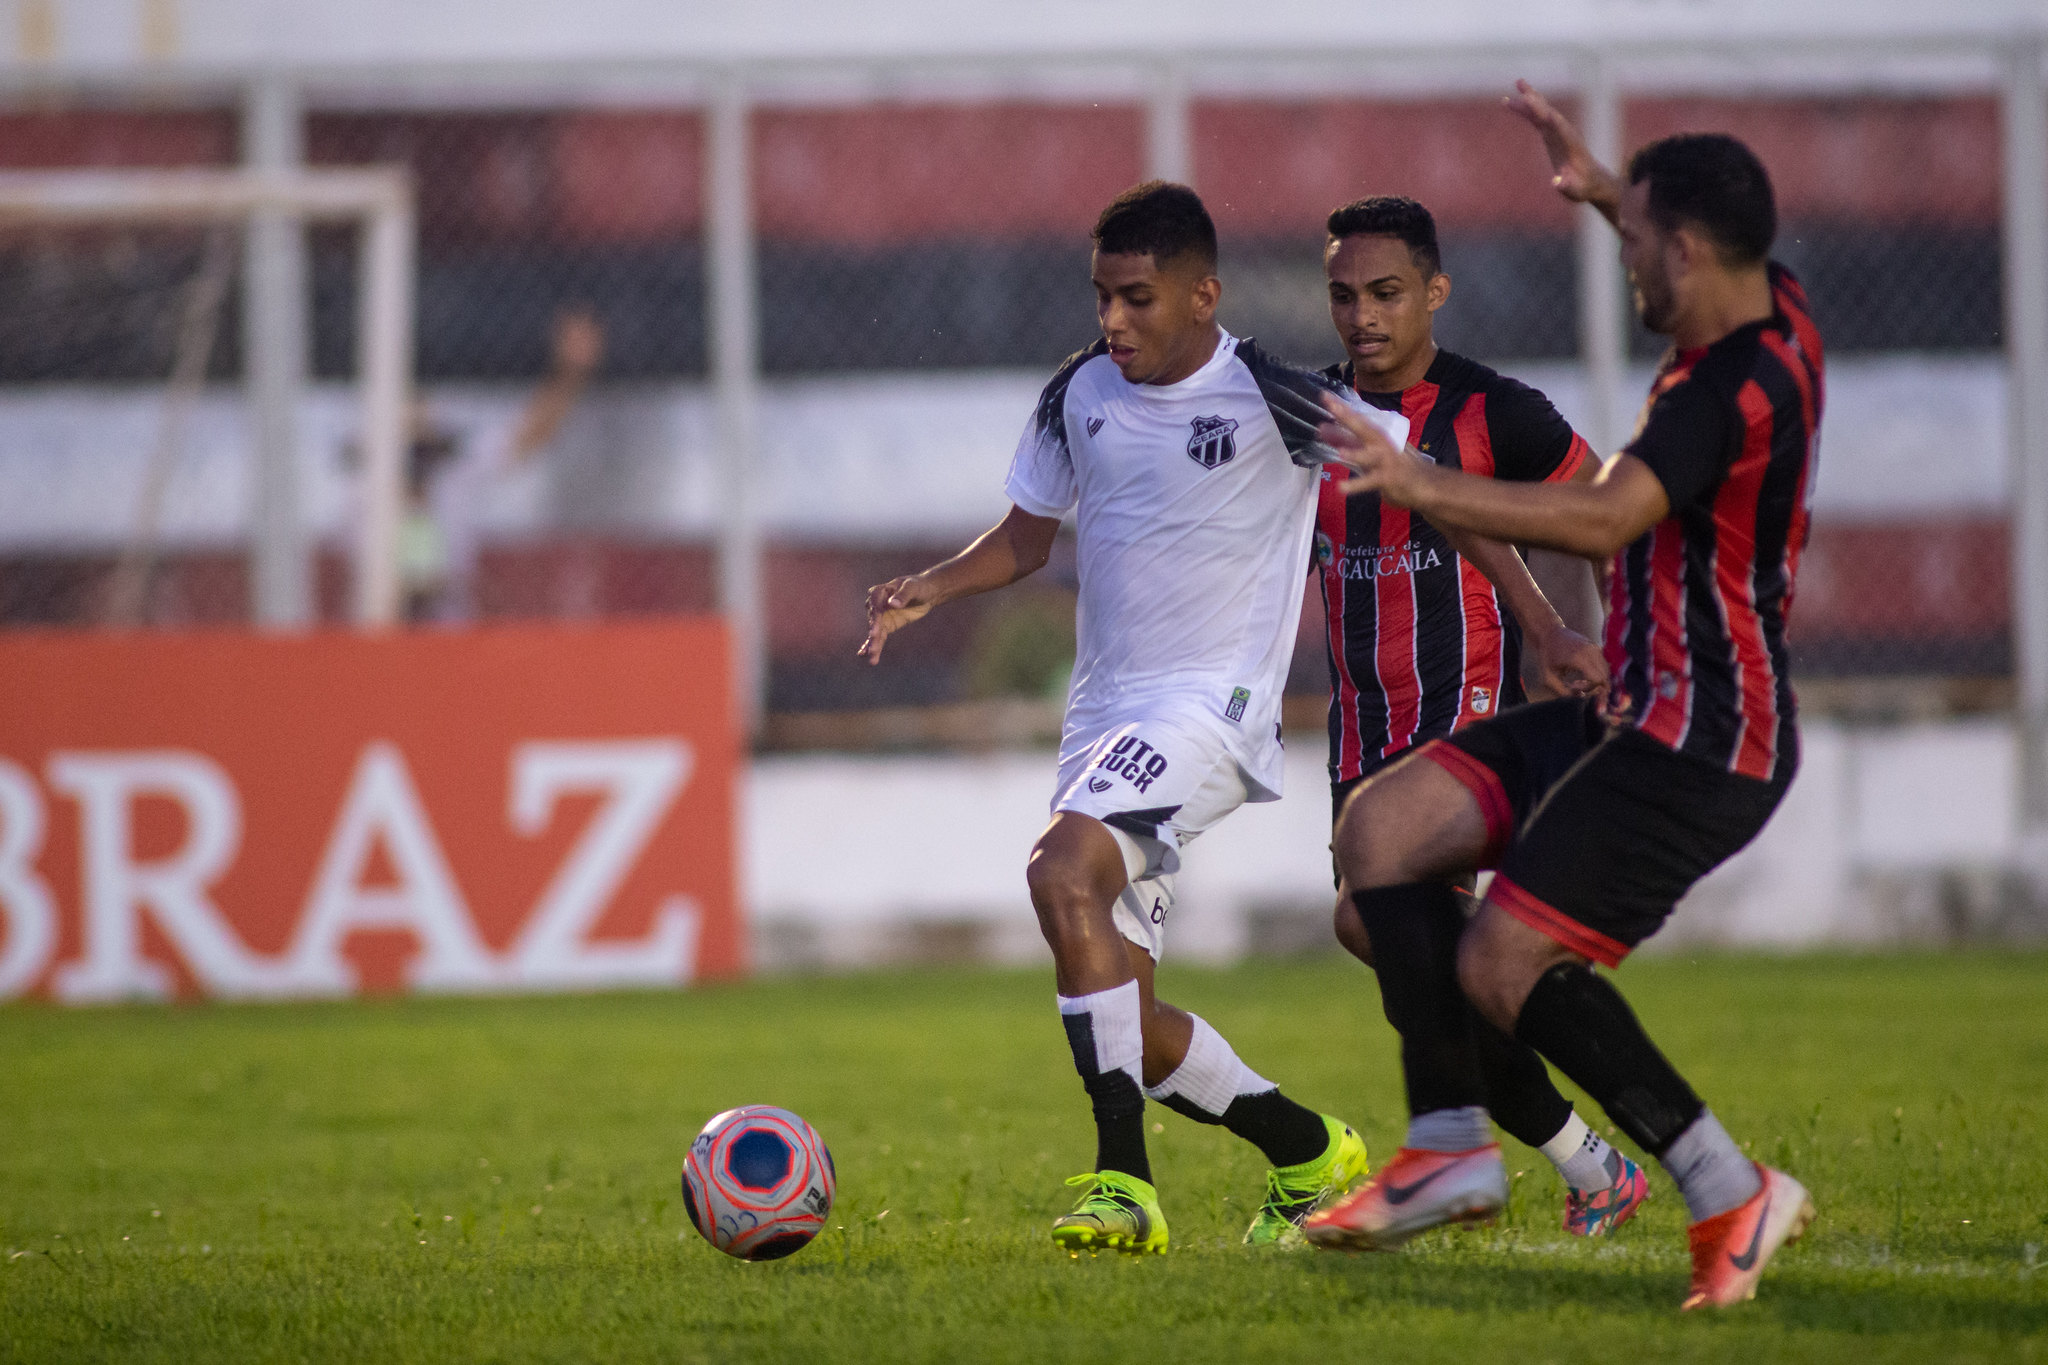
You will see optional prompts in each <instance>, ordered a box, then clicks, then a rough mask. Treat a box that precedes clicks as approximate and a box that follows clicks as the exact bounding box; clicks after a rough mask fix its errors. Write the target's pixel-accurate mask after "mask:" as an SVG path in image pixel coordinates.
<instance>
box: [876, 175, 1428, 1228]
mask: <svg viewBox="0 0 2048 1365" xmlns="http://www.w3.org/2000/svg"><path fill="white" fill-rule="evenodd" d="M1094 240H1095V255H1094V262H1093V267H1092V276H1093V279H1094V284H1095V292H1096V309H1097V313H1098V315H1099V317H1100V320H1101V324H1102V338H1101V340H1099V341H1097V342H1096V343H1095V344H1094V345H1093V346H1091V347H1089V348H1088V349H1087V350H1085V351H1082V352H1081V353H1079V354H1078V355H1075V356H1074V357H1072V358H1071V359H1069V360H1068V361H1067V362H1066V363H1065V364H1064V365H1062V366H1061V367H1060V370H1059V372H1058V373H1057V374H1056V375H1054V376H1053V380H1052V382H1051V383H1050V384H1048V385H1047V386H1046V388H1045V391H1044V394H1043V395H1042V397H1041V398H1040V399H1039V403H1038V409H1037V411H1036V412H1035V413H1034V414H1033V416H1032V418H1031V420H1030V422H1029V424H1028V425H1027V426H1026V428H1025V431H1024V436H1023V439H1022V440H1021V441H1020V442H1019V443H1018V447H1017V453H1016V457H1015V459H1014V461H1013V462H1012V464H1011V467H1010V475H1009V481H1008V485H1007V492H1008V494H1009V497H1010V500H1011V502H1012V503H1013V504H1014V505H1013V506H1012V508H1011V509H1010V512H1009V514H1008V515H1007V516H1006V517H1005V518H1004V519H1003V521H1002V523H1001V524H1000V525H998V526H996V527H995V528H994V529H992V530H990V531H989V532H987V533H986V534H984V535H983V536H981V537H980V538H979V539H978V540H976V541H975V542H974V543H973V544H972V545H970V546H969V547H968V548H967V549H965V550H964V551H962V552H961V553H960V554H958V555H956V556H954V557H953V558H952V559H949V560H947V561H946V562H945V563H943V564H939V565H936V566H934V567H932V568H930V569H927V570H925V571H924V572H923V573H919V574H912V575H909V576H908V577H904V578H898V579H895V580H892V581H891V582H888V583H885V584H882V585H881V586H879V587H876V588H874V589H872V590H870V592H869V595H868V618H869V634H868V638H867V640H866V641H865V642H864V643H863V644H862V646H861V652H862V653H863V654H864V655H865V656H866V657H867V658H868V659H869V660H870V662H873V661H876V660H878V659H879V658H880V656H881V652H882V648H883V644H884V642H885V641H886V640H887V638H888V637H889V635H890V634H891V633H892V632H893V631H896V630H899V629H901V628H902V627H903V626H905V625H907V624H909V623H910V622H912V621H915V620H917V619H918V618H919V617H921V616H923V615H924V614H925V613H926V612H928V611H930V610H931V609H932V608H933V607H935V606H937V605H939V604H940V603H942V602H946V601H949V600H951V599H953V598H956V597H964V596H967V595H969V594H972V593H978V592H986V591H989V590H990V589H993V588H998V587H1002V586H1004V585H1006V584H1009V583H1013V582H1015V581H1017V580H1018V579H1020V578H1022V577H1024V576H1025V575H1027V574H1030V573H1032V572H1034V571H1036V570H1037V569H1039V568H1040V567H1042V566H1043V565H1044V564H1045V562H1046V559H1047V556H1048V555H1049V553H1050V551H1051V548H1052V543H1053V539H1054V537H1055V536H1056V535H1057V534H1058V531H1059V525H1060V518H1061V517H1062V515H1064V514H1065V513H1066V512H1067V511H1068V510H1069V509H1075V510H1076V514H1077V518H1078V525H1079V545H1078V550H1079V556H1078V558H1079V571H1080V608H1079V623H1078V626H1079V649H1078V657H1077V658H1076V659H1075V663H1074V678H1073V684H1072V688H1071V691H1070V692H1069V694H1068V698H1067V712H1066V724H1065V729H1064V734H1063V736H1062V739H1061V742H1060V766H1059V779H1058V784H1057V794H1056V795H1055V796H1054V798H1053V802H1052V810H1053V817H1052V822H1051V823H1050V824H1049V825H1048V826H1047V827H1046V830H1045V832H1044V834H1042V835H1041V836H1040V837H1039V840H1038V843H1037V844H1036V846H1035V847H1034V848H1033V849H1032V852H1031V859H1030V863H1029V866H1028V868H1027V870H1026V880H1027V881H1028V883H1029V885H1030V890H1031V900H1032V904H1033V905H1034V907H1035V908H1036V909H1037V912H1038V918H1039V924H1040V927H1041V928H1042V930H1043V931H1044V933H1045V937H1046V942H1047V943H1048V944H1050V945H1051V947H1052V952H1053V962H1054V969H1055V975H1056V980H1057V986H1058V992H1059V1011H1060V1019H1061V1023H1062V1024H1063V1025H1064V1026H1065V1029H1066V1034H1067V1039H1068V1042H1069V1044H1070V1045H1071V1046H1072V1049H1073V1054H1074V1064H1075V1067H1076V1068H1077V1069H1078V1070H1079V1071H1080V1073H1081V1080H1082V1083H1083V1085H1084V1086H1085V1087H1086V1088H1087V1091H1088V1094H1089V1097H1090V1100H1091V1101H1092V1105H1093V1108H1094V1113H1095V1122H1096V1137H1097V1147H1096V1163H1095V1169H1094V1170H1093V1171H1091V1172H1088V1173H1087V1174H1086V1175H1082V1176H1077V1177H1075V1178H1074V1180H1073V1181H1071V1182H1069V1183H1071V1184H1075V1185H1078V1186H1082V1187H1083V1193H1082V1196H1081V1199H1080V1203H1079V1204H1078V1205H1077V1207H1076V1208H1075V1209H1074V1211H1073V1212H1072V1213H1070V1214H1068V1215H1066V1216H1064V1217H1062V1218H1060V1219H1059V1220H1058V1221H1057V1222H1055V1223H1054V1225H1053V1233H1052V1235H1053V1240H1054V1241H1055V1242H1057V1243H1058V1244H1059V1245H1061V1246H1062V1247H1065V1248H1067V1249H1068V1250H1071V1251H1076V1252H1078V1251H1081V1250H1090V1251H1095V1250H1120V1251H1128V1252H1147V1251H1154V1252H1163V1251H1165V1250H1166V1244H1167V1229H1166V1219H1165V1217H1164V1215H1163V1214H1162V1213H1161V1211H1160V1207H1159V1198H1158V1194H1157V1192H1156V1190H1155V1189H1154V1188H1153V1185H1152V1183H1151V1168H1150V1164H1149V1162H1148V1160H1147V1157H1146V1152H1145V1130H1144V1105H1145V1099H1146V1097H1147V1096H1150V1097H1151V1098H1153V1099H1157V1100H1159V1101H1161V1102H1162V1103H1165V1104H1167V1105H1169V1106H1171V1107H1172V1108H1174V1109H1176V1110H1178V1111H1179V1112H1181V1113H1183V1114H1185V1115H1187V1116H1188V1117H1190V1118H1193V1119H1196V1120H1198V1121H1200V1122H1204V1123H1213V1124H1221V1125H1223V1126H1225V1127H1227V1128H1229V1129H1230V1130H1231V1131H1232V1132H1234V1133H1236V1134H1238V1135H1239V1136H1241V1137H1243V1138H1245V1139H1247V1140H1248V1141H1251V1142H1253V1143H1254V1144H1256V1145H1257V1146H1258V1147H1259V1148H1260V1149H1261V1150H1262V1151H1263V1152H1264V1153H1265V1154H1266V1157H1267V1160H1268V1161H1270V1162H1271V1163H1272V1166H1273V1170H1272V1171H1271V1173H1270V1174H1269V1177H1268V1181H1267V1194H1266V1199H1265V1202H1264V1204H1263V1205H1262V1207H1261V1208H1260V1211H1259V1214H1258V1216H1257V1217H1256V1218H1255V1219H1254V1221H1253V1223H1252V1226H1251V1228H1250V1230H1249V1231H1248V1232H1247V1233H1246V1241H1248V1242H1251V1243H1254V1244H1268V1243H1275V1242H1280V1241H1283V1240H1290V1241H1291V1240H1294V1239H1296V1238H1297V1237H1298V1235H1299V1234H1298V1231H1297V1229H1298V1227H1299V1224H1300V1223H1301V1221H1302V1219H1304V1218H1306V1217H1307V1216H1308V1214H1309V1213H1311V1212H1312V1211H1314V1209H1315V1208H1317V1207H1318V1206H1320V1205H1321V1204H1322V1203H1324V1202H1326V1201H1328V1200H1329V1199H1332V1198H1334V1197H1335V1196H1336V1195H1338V1194H1341V1193H1342V1192H1344V1191H1345V1190H1347V1189H1348V1188H1349V1187H1350V1186H1351V1185H1352V1184H1353V1183H1355V1182H1356V1181H1357V1180H1359V1179H1360V1178H1361V1177H1362V1176H1363V1175H1364V1174H1365V1169H1366V1154H1365V1146H1364V1144H1363V1143H1362V1142H1361V1141H1360V1140H1359V1138H1358V1136H1357V1134H1356V1133H1354V1132H1353V1131H1352V1130H1351V1129H1350V1128H1349V1127H1348V1126H1346V1125H1345V1124H1343V1123H1342V1122H1340V1121H1338V1120H1337V1119H1334V1118H1330V1117H1328V1116H1326V1115H1321V1114H1318V1113H1316V1112H1315V1111H1314V1110H1311V1109H1308V1108H1306V1107H1305V1106H1303V1105H1300V1104H1297V1103H1296V1102H1295V1101H1293V1100H1291V1099H1289V1098H1287V1097H1286V1096H1284V1095H1282V1094H1281V1093H1280V1091H1279V1089H1278V1087H1277V1086H1276V1085H1275V1084H1274V1083H1273V1082H1272V1081H1269V1080H1266V1079H1265V1078H1263V1077H1261V1076H1260V1075H1259V1074H1258V1073H1256V1072H1254V1071H1253V1070H1251V1068H1249V1067H1248V1066H1246V1065H1245V1064H1244V1063H1243V1062H1241V1061H1240V1060H1239V1059H1238V1057H1237V1054H1236V1053H1235V1052H1234V1051H1233V1050H1232V1049H1231V1046H1230V1044H1229V1043H1227V1042H1225V1041H1224V1039H1223V1037H1222V1035H1220V1034H1219V1033H1217V1031H1216V1030H1215V1029H1214V1028H1213V1027H1211V1026H1210V1025H1209V1024H1208V1023H1207V1022H1206V1021H1204V1020H1202V1019H1200V1018H1198V1017H1197V1016H1195V1015H1192V1014H1189V1013H1187V1012H1185V1011H1183V1010H1180V1009H1177V1008H1175V1007H1174V1006H1172V1005H1169V1004H1167V1003H1166V1002H1165V1001H1163V1000H1160V999H1158V998H1157V997H1156V996H1155V995H1154V994H1153V990H1152V976H1153V970H1154V968H1155V966H1156V964H1157V962H1158V960H1159V956H1160V953H1161V951H1162V948H1163V946H1164V941H1165V929H1166V924H1167V920H1168V918H1169V912H1170V911H1171V909H1172V906H1173V878H1174V874H1175V873H1176V872H1177V871H1178V870H1179V867H1180V849H1181V847H1182V846H1183V845H1185V844H1186V843H1187V842H1188V841H1189V840H1191V839H1193V838H1194V837H1196V836H1197V835H1199V834H1201V833H1202V831H1204V830H1206V829H1208V828H1209V827H1210V826H1212V825H1214V824H1215V823H1216V822H1217V821H1219V820H1221V819H1222V818H1223V817H1224V816H1226V815H1228V814H1229V813H1230V812H1231V811H1233V810H1235V809H1236V808H1237V807H1238V806H1239V805H1241V804H1242V803H1244V802H1246V801H1272V800H1276V799H1278V798H1279V796H1280V785H1281V757H1282V755H1281V739H1280V700H1281V693H1282V690H1283V688H1284V686H1285V683H1286V678H1287V668H1288V663H1289V661H1290V659H1291V657H1292V654H1293V647H1294V638H1295V627H1296V623H1297V619H1298V617H1299V615H1300V612H1301V600H1302V585H1303V582H1304V581H1305V579H1306V577H1307V574H1308V557H1309V538H1310V532H1311V527H1312V521H1313V517H1314V512H1315V505H1316V489H1317V478H1318V471H1319V470H1320V468H1321V466H1322V464H1323V462H1324V460H1325V459H1326V458H1328V457H1329V456H1330V452H1329V451H1328V450H1327V448H1325V447H1324V446H1322V445H1321V444H1320V443H1319V438H1318V436H1317V428H1318V427H1319V425H1320V424H1321V422H1322V420H1323V412H1322V408H1321V398H1322V396H1323V395H1324V394H1329V393H1337V394H1340V395H1341V396H1342V397H1344V398H1345V399H1347V400H1348V401H1351V402H1352V403H1353V404H1354V406H1357V407H1358V408H1359V410H1360V412H1361V413H1362V414H1364V415H1365V417H1366V419H1367V420H1369V421H1372V422H1374V423H1376V424H1378V425H1380V426H1382V427H1383V428H1384V429H1385V430H1386V431H1387V433H1388V436H1389V439H1391V440H1393V441H1395V442H1397V443H1398V442H1401V441H1404V440H1405V439H1406V436H1407V427H1408V423H1407V419H1406V418H1404V417H1402V416H1401V415H1400V414H1398V413H1386V412H1381V411H1380V410H1378V409H1376V408H1371V407H1367V406H1365V405H1364V404H1362V403H1358V402H1357V400H1356V399H1355V397H1353V396H1352V395H1350V394H1348V393H1345V392H1344V391H1343V390H1342V389H1341V388H1340V387H1339V386H1337V385H1334V384H1332V383H1331V382H1329V381H1327V380H1324V379H1322V378H1320V377H1318V376H1316V375H1314V374H1311V373H1309V372H1307V371H1304V370H1299V369H1296V368H1294V367H1292V366H1287V365H1283V364H1281V363H1279V362H1277V361H1275V360H1273V359H1272V358H1271V357H1269V356H1267V355H1266V354H1265V353H1264V352H1263V351H1261V350H1260V349H1259V348H1258V346H1257V345H1256V344H1255V343H1253V342H1251V341H1249V340H1243V341H1240V340H1238V339H1237V338H1235V337H1232V336H1231V335H1230V334H1229V333H1227V332H1225V331H1224V330H1223V329H1222V328H1221V327H1220V326H1218V325H1217V323H1216V305H1217V301H1218V299H1219V297H1220V296H1221V292H1222V286H1221V284H1220V282H1219V281H1218V280H1217V278H1216V231H1215V227H1214V226H1213V224H1212V223H1211V222H1210V219H1209V215H1208V212H1207V210H1206V209H1204V208H1203V207H1202V202H1201V200H1200V199H1199V198H1197V197H1196V195H1195V193H1194V191H1193V190H1190V189H1188V188H1187V187H1185V186H1182V185H1172V184H1166V183H1162V182H1157V181H1153V182H1148V183H1146V184H1143V185H1139V186H1137V187H1135V188H1133V189H1131V190H1128V191H1126V192H1125V193H1123V194H1122V195H1120V196H1118V197H1117V199H1116V200H1115V201H1114V202H1112V203H1111V204H1110V205H1109V207H1108V208H1106V209H1105V210H1103V213H1102V216H1101V218H1100V220H1099V221H1098V222H1097V223H1096V226H1095V232H1094Z"/></svg>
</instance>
